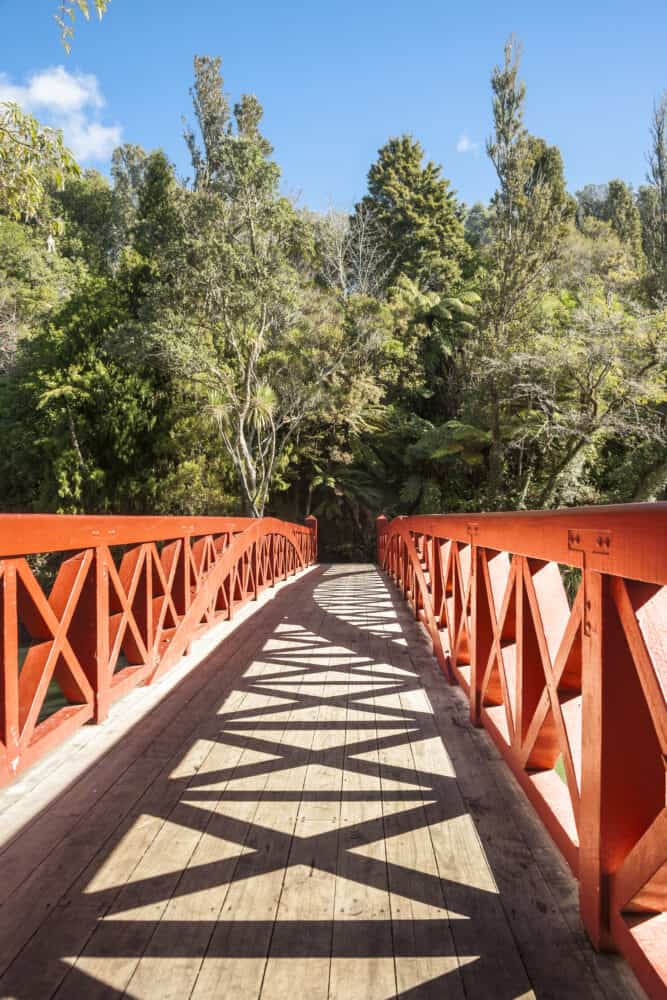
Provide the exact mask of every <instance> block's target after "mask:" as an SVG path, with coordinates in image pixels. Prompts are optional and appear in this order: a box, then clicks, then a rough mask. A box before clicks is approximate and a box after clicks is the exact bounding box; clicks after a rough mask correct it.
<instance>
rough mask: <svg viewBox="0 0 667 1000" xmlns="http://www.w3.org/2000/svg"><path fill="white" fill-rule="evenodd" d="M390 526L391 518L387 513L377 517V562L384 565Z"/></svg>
mask: <svg viewBox="0 0 667 1000" xmlns="http://www.w3.org/2000/svg"><path fill="white" fill-rule="evenodd" d="M388 526H389V519H388V518H387V515H386V514H380V516H379V517H376V518H375V541H376V553H377V564H378V566H380V567H382V566H383V564H384V555H385V549H386V545H387V529H388Z"/></svg>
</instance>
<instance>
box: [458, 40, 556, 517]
mask: <svg viewBox="0 0 667 1000" xmlns="http://www.w3.org/2000/svg"><path fill="white" fill-rule="evenodd" d="M519 66H520V49H519V47H518V45H517V43H516V42H515V40H514V39H510V40H509V41H508V42H507V44H506V46H505V60H504V64H503V65H502V66H496V68H495V69H494V71H493V74H492V77H491V87H492V91H493V119H494V135H493V137H492V138H491V139H490V140H489V141H488V143H487V153H488V155H489V157H490V159H491V162H492V163H493V165H494V167H495V169H496V173H497V176H498V189H497V190H496V193H495V194H494V196H493V198H492V201H491V220H490V223H489V227H488V233H489V237H490V239H489V242H488V245H487V246H486V247H485V248H484V249H483V255H482V260H483V265H484V270H483V278H482V285H481V296H482V306H481V308H480V310H479V324H480V326H479V333H480V336H479V339H478V340H477V341H476V342H471V344H470V351H469V366H470V377H471V378H473V379H474V380H475V381H477V382H478V385H479V389H478V391H480V392H481V393H482V394H483V395H484V397H485V398H486V400H487V401H488V404H487V407H488V421H489V427H488V429H489V431H490V433H491V447H490V450H489V464H488V479H489V502H491V503H497V502H498V499H500V497H501V490H502V481H503V462H504V451H505V447H504V443H503V435H502V422H503V418H504V413H505V412H506V411H507V409H508V408H510V409H511V407H512V405H513V397H514V393H513V387H512V377H511V369H512V364H511V359H512V355H513V354H514V353H515V352H516V351H517V350H520V349H525V340H526V336H527V335H528V333H529V329H530V316H531V312H532V311H533V309H534V308H535V305H536V303H537V302H538V301H539V298H540V295H541V294H542V293H543V292H544V290H545V288H546V287H547V285H548V281H549V277H550V270H551V268H552V266H553V264H554V263H555V261H556V260H557V259H558V256H559V254H560V252H561V249H562V243H563V237H564V235H565V232H566V223H567V220H568V218H569V217H571V216H572V214H573V202H572V199H571V198H570V197H569V196H568V194H567V192H566V190H565V181H564V178H563V165H562V160H561V156H560V152H559V150H558V149H556V148H555V147H553V146H548V145H547V144H546V143H545V142H544V140H542V139H538V138H535V137H534V136H532V135H530V134H529V133H528V132H527V130H526V129H525V127H524V124H523V114H524V103H525V96H526V88H525V85H524V84H523V83H522V82H521V80H520V78H519ZM505 360H507V361H508V362H509V364H508V365H506V366H504V365H503V361H505Z"/></svg>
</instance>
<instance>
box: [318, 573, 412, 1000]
mask: <svg viewBox="0 0 667 1000" xmlns="http://www.w3.org/2000/svg"><path fill="white" fill-rule="evenodd" d="M350 574H351V575H350V578H349V579H348V580H347V581H346V586H345V587H344V588H341V593H342V600H341V601H340V603H339V608H340V610H339V611H338V614H339V616H340V617H341V618H342V619H343V621H345V619H346V617H347V618H348V619H349V622H350V628H349V635H348V637H347V640H346V645H348V646H349V648H350V651H351V653H352V655H351V657H350V661H349V670H350V681H351V683H350V688H349V690H348V702H347V727H346V742H345V760H344V771H343V785H342V795H343V803H342V808H341V824H340V831H339V838H338V864H337V876H338V878H337V881H336V894H335V904H334V928H333V951H332V963H331V981H330V997H331V998H332V1000H375V998H377V1000H381V998H382V1000H383V998H385V997H391V996H394V995H395V994H396V973H395V968H394V962H393V941H392V933H391V909H390V905H389V885H388V880H387V867H386V857H385V858H384V859H383V858H382V854H383V851H384V840H383V836H382V804H381V801H380V802H378V800H377V798H375V799H371V798H370V797H368V798H365V797H364V795H363V793H364V791H365V790H367V789H368V788H369V785H370V786H371V787H372V788H373V787H374V788H375V790H376V791H378V792H379V791H380V789H381V785H380V777H379V759H378V749H377V720H376V714H375V711H374V710H373V709H372V707H371V704H372V703H369V708H368V709H367V710H366V711H365V712H362V711H360V710H359V707H358V699H359V695H360V692H359V690H358V688H357V687H355V685H354V681H355V680H357V679H358V678H359V677H361V678H363V680H364V682H365V684H368V687H367V689H366V690H368V692H369V694H370V697H371V699H372V695H373V679H374V678H373V675H372V672H371V671H370V670H369V661H370V659H371V656H370V637H369V635H368V632H367V629H368V618H369V608H368V604H369V603H370V595H369V593H368V589H367V581H368V579H369V577H370V576H371V574H369V573H368V569H367V568H363V569H360V567H357V566H355V567H350ZM355 633H356V634H355ZM363 690H364V688H362V692H363ZM362 721H364V722H368V723H372V724H373V725H372V729H368V728H363V729H357V726H358V725H359V723H360V722H362ZM360 744H362V745H363V746H367V747H368V749H367V750H366V752H365V753H364V759H365V760H366V761H367V762H368V763H369V765H370V766H369V767H368V768H367V769H365V773H362V772H361V771H360V770H359V769H358V767H357V761H356V752H357V751H358V749H359V748H360ZM369 778H370V779H371V780H369ZM378 840H380V841H381V843H380V844H379V851H380V855H381V856H380V858H379V859H378V858H376V857H368V856H367V855H365V854H362V853H357V852H358V849H359V848H363V847H364V846H367V845H370V844H373V843H374V842H377V841H378ZM360 925H361V928H363V930H361V928H360ZM360 937H361V940H360Z"/></svg>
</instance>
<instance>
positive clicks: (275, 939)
mask: <svg viewBox="0 0 667 1000" xmlns="http://www.w3.org/2000/svg"><path fill="white" fill-rule="evenodd" d="M346 652H347V651H346V650H344V649H338V648H337V647H336V646H333V645H330V646H329V655H328V657H327V665H326V670H325V672H324V673H323V674H322V675H321V682H320V684H314V685H312V686H306V685H304V686H303V687H302V690H305V691H306V692H307V694H308V696H309V697H312V698H317V699H319V704H318V705H317V706H315V707H314V708H311V710H310V711H311V712H312V714H313V717H314V720H315V722H316V728H315V729H314V731H313V740H312V743H311V748H310V752H309V758H308V764H307V766H306V773H305V780H304V784H303V795H302V798H301V801H300V803H299V809H298V813H297V819H296V825H295V836H294V837H293V839H292V844H291V848H290V855H289V859H288V867H287V869H286V871H285V878H284V881H283V886H282V892H281V895H280V900H279V903H278V910H277V913H276V921H275V924H274V929H273V935H272V938H271V946H270V951H269V959H268V962H267V965H266V970H265V973H264V979H263V982H262V990H261V997H262V1000H285V998H286V997H288V996H290V995H293V996H308V997H309V1000H326V998H327V996H328V993H329V969H330V964H331V936H332V919H333V911H334V894H335V874H334V873H335V864H336V844H337V837H336V832H337V829H338V824H339V820H340V808H341V786H342V778H343V772H342V767H341V766H340V765H342V761H343V755H344V744H343V743H342V742H341V739H340V733H339V732H337V731H336V730H331V729H329V728H328V725H329V723H330V722H332V721H334V722H335V721H336V719H337V718H338V717H339V710H338V708H337V706H332V705H331V704H330V703H329V702H328V701H327V699H328V698H329V697H335V696H336V695H338V694H339V693H340V687H339V686H334V687H333V690H332V685H335V682H336V681H337V680H339V679H340V677H341V676H344V675H342V674H341V671H340V669H339V668H340V666H341V665H343V663H344V658H345V657H346ZM317 672H318V673H320V672H321V670H320V668H317ZM307 676H312V674H311V673H308V674H305V673H304V677H307ZM311 684H312V682H311ZM276 690H280V688H277V689H276ZM288 739H289V734H288Z"/></svg>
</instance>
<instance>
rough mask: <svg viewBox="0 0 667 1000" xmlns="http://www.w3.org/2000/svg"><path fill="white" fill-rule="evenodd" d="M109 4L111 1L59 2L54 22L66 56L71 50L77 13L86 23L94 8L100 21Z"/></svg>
mask: <svg viewBox="0 0 667 1000" xmlns="http://www.w3.org/2000/svg"><path fill="white" fill-rule="evenodd" d="M110 3H111V0H94V2H93V3H91V2H90V0H61V3H60V4H59V5H58V11H57V13H56V14H54V20H55V22H56V24H57V25H58V27H59V29H60V40H61V42H62V45H63V48H64V49H65V52H67V54H68V55H69V53H70V51H71V49H72V41H73V39H74V26H75V24H76V16H77V12H78V13H79V14H81V15H82V16H83V17H85V19H86V21H88V20H89V19H90V13H91V8H94V10H95V12H96V13H97V16H98V17H99V18H100V20H101V19H102V17H103V16H104V14H105V13H106V11H107V8H108V6H109V4H110Z"/></svg>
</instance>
